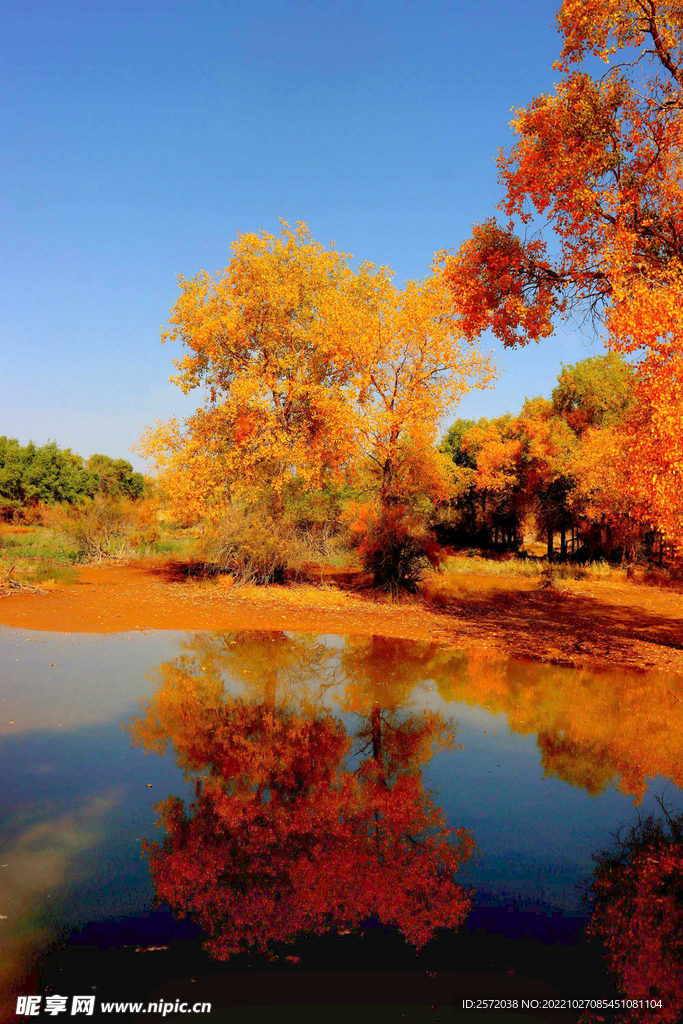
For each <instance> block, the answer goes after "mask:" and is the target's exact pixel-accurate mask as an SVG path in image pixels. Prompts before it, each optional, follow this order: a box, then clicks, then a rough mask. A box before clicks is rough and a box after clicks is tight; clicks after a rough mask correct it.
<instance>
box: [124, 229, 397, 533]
mask: <svg viewBox="0 0 683 1024" xmlns="http://www.w3.org/2000/svg"><path fill="white" fill-rule="evenodd" d="M232 253H233V255H232V258H231V260H230V263H229V264H228V266H227V267H226V268H225V269H224V270H223V271H221V272H220V273H218V274H217V275H216V277H215V278H212V277H211V276H210V275H209V274H208V273H205V272H203V273H200V274H198V275H197V276H196V277H194V278H190V279H186V278H183V277H181V278H180V297H179V298H178V300H177V302H176V304H175V306H174V308H173V311H172V315H171V318H170V329H169V330H167V331H166V332H165V333H164V334H163V335H162V340H163V341H166V340H179V341H181V342H182V343H183V344H184V346H185V348H186V354H185V355H184V356H183V357H182V358H180V359H176V360H174V362H175V365H176V367H177V369H178V373H177V375H176V376H175V377H173V378H171V379H172V381H173V382H174V383H175V384H177V385H178V386H179V387H180V388H181V390H182V391H183V392H184V393H185V394H188V393H189V392H191V391H193V390H195V389H197V388H199V387H203V388H204V404H203V405H202V406H201V407H200V408H199V409H198V410H197V411H196V412H195V413H194V414H193V415H192V416H190V417H189V419H188V420H187V421H186V423H185V425H184V427H181V426H180V425H179V424H178V422H177V421H176V420H171V421H170V422H169V423H167V424H157V426H156V428H155V429H153V430H150V431H148V432H147V433H146V434H145V436H144V437H143V439H142V442H141V450H142V452H143V453H144V454H145V455H147V456H150V457H152V458H153V459H154V460H155V462H156V465H157V467H158V468H159V469H160V470H161V471H162V474H163V477H164V480H165V483H166V487H167V490H168V492H169V494H170V496H171V498H172V499H173V502H174V505H175V507H176V508H177V509H178V510H179V511H180V512H181V514H183V515H185V514H194V515H195V516H197V517H200V516H207V515H208V516H212V515H214V516H216V517H219V516H220V514H221V512H222V510H223V509H224V507H225V504H226V502H227V501H229V500H230V498H231V497H232V496H234V495H235V494H236V493H240V492H244V491H245V490H246V491H249V490H253V489H254V488H259V487H267V488H269V489H271V490H272V497H273V502H274V505H275V507H276V508H277V507H278V506H279V505H280V504H281V495H282V486H283V481H284V478H285V476H286V475H287V473H289V472H291V471H292V470H293V469H295V470H296V473H297V474H298V475H300V476H303V477H304V478H313V479H316V478H319V477H320V476H321V474H323V473H324V472H325V471H326V470H330V471H334V470H338V469H339V468H340V467H341V466H343V465H344V463H345V462H346V461H347V460H348V456H349V449H350V445H351V431H352V427H353V418H352V417H351V416H350V415H349V409H350V407H351V405H352V397H351V394H350V389H352V386H353V384H354V383H355V376H356V369H357V358H356V353H357V350H358V347H359V345H361V344H362V340H363V339H364V338H365V337H366V336H367V334H368V331H369V320H370V317H371V316H372V314H373V313H374V312H375V310H376V308H377V301H378V296H380V295H381V294H382V293H383V291H384V290H385V289H386V287H387V284H388V278H387V274H386V272H385V271H384V270H377V269H376V268H374V267H372V266H371V265H370V264H364V265H363V266H361V267H360V268H359V269H358V270H357V271H353V270H352V269H351V267H350V264H349V260H350V257H349V256H348V255H347V254H346V253H341V252H338V251H337V250H336V249H334V248H331V249H325V248H324V247H323V246H322V245H320V244H319V243H318V242H315V241H314V240H313V239H312V238H311V236H310V233H309V231H308V228H307V227H306V226H305V225H303V224H299V225H297V226H296V228H294V229H293V230H290V229H289V227H288V226H287V225H284V227H283V231H282V233H281V235H280V236H279V237H276V236H274V235H268V234H266V233H264V232H262V233H261V234H258V235H257V234H243V235H240V236H239V237H238V238H237V241H236V242H234V243H233V246H232Z"/></svg>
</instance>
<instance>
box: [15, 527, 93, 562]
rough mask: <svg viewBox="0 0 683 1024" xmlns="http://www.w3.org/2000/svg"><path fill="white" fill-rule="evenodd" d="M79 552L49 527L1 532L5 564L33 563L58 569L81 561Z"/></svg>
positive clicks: (60, 534)
mask: <svg viewBox="0 0 683 1024" xmlns="http://www.w3.org/2000/svg"><path fill="white" fill-rule="evenodd" d="M78 557H79V555H78V548H77V547H76V545H75V544H74V543H73V541H71V540H69V539H68V538H67V537H65V536H64V534H63V533H59V532H58V531H57V530H52V529H49V528H48V527H45V526H24V527H8V526H5V527H2V528H0V559H1V560H2V561H3V563H8V562H9V563H11V562H12V561H24V560H25V559H31V560H36V561H42V562H52V563H55V564H58V565H73V564H74V562H77V561H78Z"/></svg>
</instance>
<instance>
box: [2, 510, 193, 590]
mask: <svg viewBox="0 0 683 1024" xmlns="http://www.w3.org/2000/svg"><path fill="white" fill-rule="evenodd" d="M195 542H196V536H195V533H194V532H193V531H190V530H184V529H173V528H169V527H164V528H163V530H162V534H161V537H160V538H159V540H157V541H154V542H152V543H143V544H138V545H137V546H135V547H130V546H126V544H125V542H124V545H123V547H122V544H121V541H120V540H115V541H112V542H111V544H110V545H109V547H110V549H111V555H112V557H116V556H117V555H119V556H120V557H126V558H136V559H137V558H144V559H155V558H169V557H171V558H183V557H187V556H188V555H190V554H191V553H192V552H193V550H194V546H195ZM84 561H86V559H85V557H84V555H83V553H82V552H81V551H79V549H78V545H77V544H76V542H75V541H74V540H72V539H71V538H69V537H67V536H66V534H64V533H62V532H61V531H60V530H57V529H54V528H53V527H49V526H11V525H6V524H5V525H2V524H0V569H3V570H4V571H6V570H7V569H9V567H10V566H12V565H14V566H16V569H15V572H14V574H13V575H14V578H15V579H18V580H21V581H22V582H24V581H25V582H38V581H41V580H46V579H55V580H59V581H60V582H63V583H68V582H72V581H73V580H75V577H76V568H75V567H76V566H77V565H78V564H79V563H83V562H84Z"/></svg>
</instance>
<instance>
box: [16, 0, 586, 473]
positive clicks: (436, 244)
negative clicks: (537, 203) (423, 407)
mask: <svg viewBox="0 0 683 1024" xmlns="http://www.w3.org/2000/svg"><path fill="white" fill-rule="evenodd" d="M553 18H554V4H553V3H548V2H547V0H478V2H477V3H472V2H468V3H465V2H462V0H449V2H435V0H420V2H419V3H418V2H405V0H398V2H394V3H391V4H389V3H381V2H378V0H363V2H362V3H360V2H346V3H340V2H330V0H317V2H304V0H282V2H275V0H262V2H261V3H260V4H258V5H253V4H248V3H246V2H238V3H235V2H232V3H231V2H229V0H221V2H214V0H164V2H157V3H150V2H147V0H135V2H130V0H116V2H111V0H98V2H97V3H93V2H92V0H88V2H85V0H75V2H71V3H66V2H60V0H55V2H52V3H49V4H36V3H34V2H32V0H21V2H17V0H10V3H9V6H8V7H5V10H4V14H3V24H2V27H1V28H0V32H1V34H2V51H3V54H4V58H3V67H2V69H1V70H0V90H1V95H2V122H3V129H2V133H3V140H4V146H3V149H4V156H3V159H2V163H1V165H0V211H1V214H2V237H3V245H4V260H3V262H4V269H3V271H2V275H1V276H0V282H1V286H2V291H3V293H4V294H3V295H2V315H1V318H0V320H1V332H2V333H1V334H0V434H2V433H6V434H9V435H11V436H16V437H19V439H20V440H21V441H22V442H25V441H27V440H28V439H29V438H32V439H34V440H35V441H36V442H39V443H42V442H43V441H45V440H47V439H48V438H51V439H54V440H56V441H57V442H58V443H59V444H60V445H63V446H71V447H72V448H73V449H74V450H75V451H78V452H80V453H81V454H83V455H85V456H88V455H90V454H92V453H93V452H94V451H100V452H104V453H106V454H109V455H112V456H116V457H121V456H124V457H131V456H130V453H129V449H130V446H131V445H132V444H133V443H134V442H135V441H136V440H137V438H138V437H139V435H140V433H141V430H142V428H143V426H144V425H146V424H150V423H152V422H153V421H154V420H155V419H159V418H161V419H166V418H167V417H168V416H170V415H171V414H174V413H175V414H176V415H179V416H182V415H183V414H187V413H188V412H189V411H190V410H191V408H193V407H194V405H195V404H196V399H190V400H189V401H188V400H185V399H183V397H182V395H181V394H180V392H178V391H177V389H176V388H174V387H173V386H172V385H170V384H168V383H167V380H168V376H169V374H170V372H171V369H172V368H171V365H170V360H171V358H172V356H173V355H177V354H179V352H178V349H177V348H176V346H168V345H167V346H162V345H161V344H160V343H159V329H160V326H161V325H162V324H163V323H164V321H165V320H166V318H167V316H168V311H169V309H170V307H171V306H172V305H173V302H174V301H175V296H176V291H177V285H176V275H177V274H178V273H183V274H186V275H192V274H194V273H196V272H197V271H199V270H200V269H205V270H208V271H210V272H213V271H215V270H217V269H218V268H220V267H223V266H224V265H225V264H226V263H227V261H228V258H229V246H230V243H231V241H232V240H233V239H234V237H235V234H236V232H237V231H238V230H242V231H252V230H258V229H261V228H263V229H265V230H266V231H270V232H277V231H278V218H279V217H284V218H285V219H286V220H288V221H290V222H294V221H297V220H304V221H306V222H307V223H308V224H309V226H310V228H311V231H312V233H313V235H314V237H316V238H317V239H318V240H320V241H323V242H327V241H329V240H330V239H334V240H335V241H336V242H337V244H338V246H339V248H341V249H343V250H344V251H347V252H351V253H353V254H354V256H356V257H357V258H358V259H359V260H360V259H369V260H372V261H374V262H375V263H378V264H388V265H390V266H391V267H392V268H393V269H394V270H395V271H396V274H397V281H398V282H399V283H400V282H402V281H403V280H405V279H406V278H411V277H413V278H414V277H423V276H424V275H425V274H426V273H427V270H428V267H429V263H430V261H431V259H432V256H433V254H434V252H435V251H437V250H439V249H442V248H445V247H451V246H457V245H458V244H459V243H460V242H461V241H462V240H463V239H464V238H465V237H466V236H467V235H468V233H469V229H470V225H471V224H472V222H473V221H474V220H482V219H484V218H485V217H487V216H490V215H491V214H492V212H493V208H494V206H495V203H496V201H497V198H498V194H499V190H498V185H497V182H496V173H495V164H494V159H495V154H496V151H497V149H498V147H499V146H509V144H510V142H511V139H512V135H511V131H510V129H509V126H508V122H509V120H510V117H511V114H510V108H511V107H512V106H515V105H522V104H524V103H525V102H527V101H528V100H530V99H531V98H532V97H533V96H534V95H536V94H537V93H539V92H542V91H544V90H546V89H548V88H550V87H551V85H552V80H553V73H552V70H551V65H552V61H553V60H554V59H555V57H556V56H557V50H558V42H559V37H558V35H557V32H556V29H555V26H554V22H553ZM587 345H588V342H587V341H586V339H585V338H581V337H580V336H578V335H577V336H571V335H559V336H557V337H556V338H553V339H550V340H548V341H546V342H545V343H543V344H541V345H540V346H532V347H531V348H529V349H526V350H521V351H513V352H504V353H502V357H501V361H500V365H501V367H504V370H503V372H502V373H501V376H500V379H499V381H498V383H497V385H496V388H495V390H494V391H491V392H484V393H482V392H476V393H474V394H472V395H470V396H468V397H467V398H466V399H465V401H464V402H463V403H462V405H461V407H460V410H458V412H457V415H467V416H473V417H476V416H479V415H496V414H499V413H502V412H505V411H506V410H510V411H515V410H516V409H518V408H519V406H520V405H521V402H522V401H523V399H524V397H525V395H530V394H539V393H545V394H547V393H549V391H550V390H551V388H552V385H553V381H554V379H555V377H556V375H557V372H558V370H559V364H560V362H561V361H562V362H574V361H576V360H577V359H581V358H584V357H585V356H586V355H590V354H592V350H591V349H590V348H589V347H587ZM490 347H495V346H493V344H492V343H490ZM595 351H599V349H597V348H596V350H595ZM133 461H134V462H135V463H136V464H137V465H141V463H140V462H139V460H137V459H135V458H133Z"/></svg>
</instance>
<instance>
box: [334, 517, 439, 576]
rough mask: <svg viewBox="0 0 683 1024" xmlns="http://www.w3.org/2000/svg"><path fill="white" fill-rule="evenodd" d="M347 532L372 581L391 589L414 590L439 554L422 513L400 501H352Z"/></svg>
mask: <svg viewBox="0 0 683 1024" xmlns="http://www.w3.org/2000/svg"><path fill="white" fill-rule="evenodd" d="M349 532H350V539H351V543H352V544H353V545H354V546H356V547H357V548H358V553H359V555H360V558H361V561H362V563H363V566H364V568H365V569H366V570H367V571H368V572H370V573H372V576H373V581H374V583H375V585H376V586H378V587H382V588H384V589H386V590H390V591H392V592H397V591H399V590H409V591H414V590H416V589H417V585H418V583H419V582H420V580H421V579H422V578H423V577H424V575H425V573H426V572H427V571H428V569H429V568H430V567H432V566H436V565H438V564H440V562H441V560H442V557H443V556H442V554H441V549H440V547H439V545H438V544H437V543H436V540H435V539H434V535H433V533H432V530H431V529H430V528H429V523H428V519H427V516H426V515H425V513H424V512H421V511H420V510H418V509H415V508H412V509H408V508H406V507H405V506H404V505H399V504H396V505H392V506H390V507H388V508H381V507H378V506H376V505H372V504H363V505H360V504H355V505H354V506H353V507H352V508H350V509H349Z"/></svg>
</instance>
